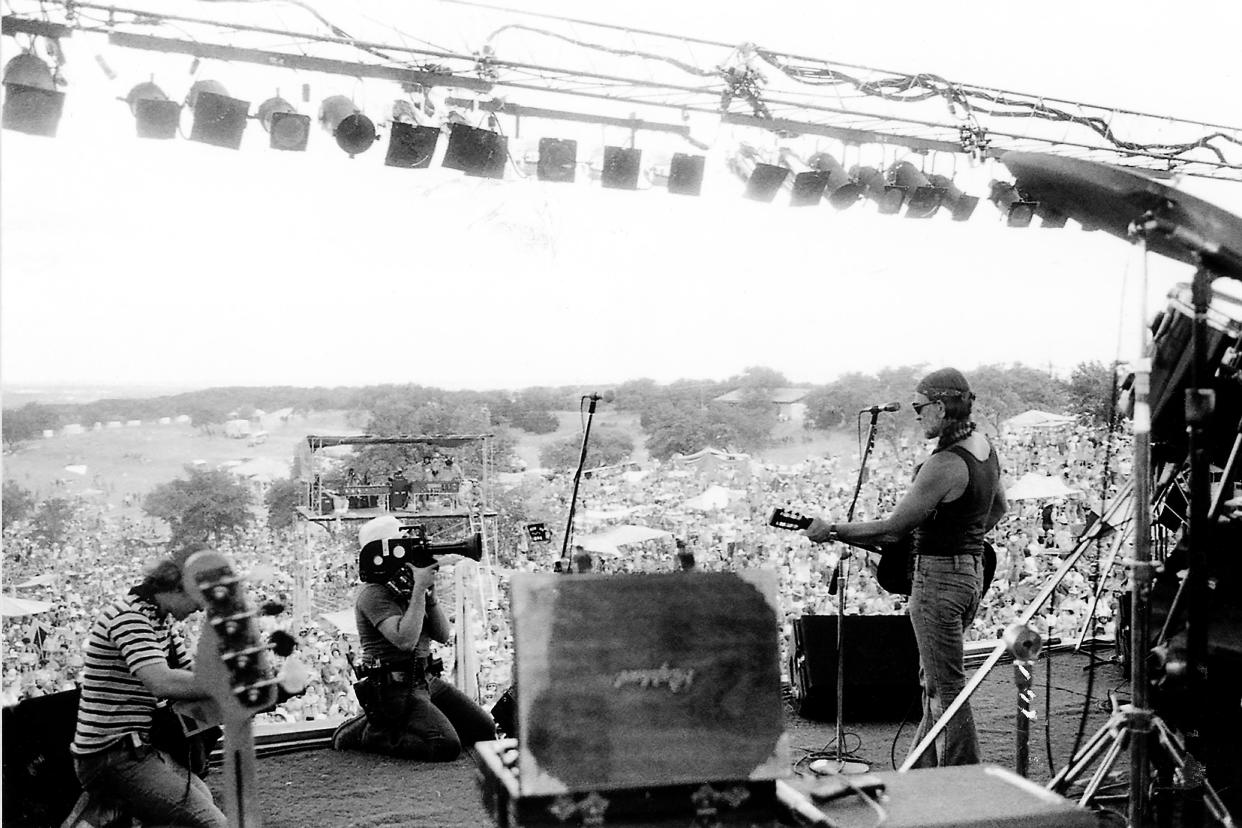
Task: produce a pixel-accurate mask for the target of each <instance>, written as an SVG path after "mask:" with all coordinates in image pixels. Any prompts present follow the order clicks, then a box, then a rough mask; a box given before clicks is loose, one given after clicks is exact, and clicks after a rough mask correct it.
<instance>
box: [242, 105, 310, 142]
mask: <svg viewBox="0 0 1242 828" xmlns="http://www.w3.org/2000/svg"><path fill="white" fill-rule="evenodd" d="M255 117H256V118H258V119H259V123H260V124H262V126H263V129H264V130H265V131H266V132H267V134H268V144H269V146H271V148H272V149H278V150H290V151H293V152H302V151H304V150H305V149H306V144H307V142H308V141H309V140H310V116H309V115H300V114H298V111H297V109H296V108H295V107H294V105H293V104H291V103H289V102H288V101H286V100H285V99H284V98H282V97H280V96H279V95H278V96H276V97H274V98H268V99H267V100H266V101H264V102H263V103H261V104H259V110H258V112H257V113H256V114H255Z"/></svg>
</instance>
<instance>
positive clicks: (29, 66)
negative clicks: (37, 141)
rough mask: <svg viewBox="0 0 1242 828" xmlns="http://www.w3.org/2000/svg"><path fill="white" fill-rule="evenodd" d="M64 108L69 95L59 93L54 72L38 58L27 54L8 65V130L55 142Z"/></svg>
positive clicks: (0, 119)
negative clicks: (54, 137)
mask: <svg viewBox="0 0 1242 828" xmlns="http://www.w3.org/2000/svg"><path fill="white" fill-rule="evenodd" d="M64 107H65V94H64V93H63V92H59V91H57V89H56V81H55V79H54V78H53V76H52V70H51V69H49V68H48V65H47V64H46V63H44V62H43V61H42V60H40V59H39V58H38V57H37V56H36V55H33V54H31V53H29V52H23V53H22V54H20V55H17V56H16V57H14V58H13V59H12V60H10V61H9V62H8V63H7V64H5V67H4V110H3V114H2V115H0V126H3V127H4V129H11V130H13V131H14V132H24V133H26V134H27V135H41V136H44V137H47V138H51V137H53V136H55V135H56V129H57V127H59V126H60V115H61V112H62V111H64Z"/></svg>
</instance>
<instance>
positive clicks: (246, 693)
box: [182, 550, 276, 721]
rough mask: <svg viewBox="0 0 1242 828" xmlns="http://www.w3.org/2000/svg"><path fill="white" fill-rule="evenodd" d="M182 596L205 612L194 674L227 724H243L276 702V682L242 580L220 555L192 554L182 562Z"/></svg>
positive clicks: (226, 559) (207, 552)
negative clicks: (209, 694) (211, 697)
mask: <svg viewBox="0 0 1242 828" xmlns="http://www.w3.org/2000/svg"><path fill="white" fill-rule="evenodd" d="M182 583H183V584H184V585H185V590H186V593H187V594H189V595H190V596H191V597H193V598H194V600H195V601H197V602H198V604H199V606H201V607H202V608H203V610H204V611H205V612H206V615H207V617H206V618H205V619H204V620H203V626H202V632H201V634H200V636H199V642H198V652H197V655H196V657H195V659H194V673H195V675H196V676H197V677H198V680H199V682H200V683H201V684H202V686H203V688H204V689H206V690H207V691H209V692H210V693H211V694H212V695H213V696H214V697H215V700H216V702H217V703H218V704H219V705H220V710H221V713H222V714H223V716H224V719H225V720H226V721H244V720H247V719H249V718H250V717H251V716H253V715H254V714H255V713H258V712H260V711H262V710H266V709H268V708H270V707H272V705H274V704H275V702H276V679H275V677H274V676H273V675H272V671H271V669H270V667H269V662H268V657H267V645H266V643H265V642H264V641H263V639H262V637H261V634H260V632H259V624H258V622H257V620H256V612H255V610H254V609H253V608H252V607H251V606H250V602H249V601H248V600H247V596H246V585H245V583H244V581H243V580H242V579H241V578H240V577H239V576H238V575H236V574H235V572H234V570H233V565H232V563H231V562H230V561H229V559H228V558H226V557H225V556H224V555H222V554H220V553H219V552H215V551H211V550H204V551H202V552H196V553H195V554H193V555H191V556H190V559H189V560H187V561H186V562H185V567H184V572H183V574H182Z"/></svg>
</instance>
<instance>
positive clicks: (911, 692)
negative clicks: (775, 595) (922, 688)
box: [790, 615, 919, 721]
mask: <svg viewBox="0 0 1242 828" xmlns="http://www.w3.org/2000/svg"><path fill="white" fill-rule="evenodd" d="M793 630H794V649H793V663H792V665H791V669H790V680H791V681H792V682H793V685H794V696H795V699H796V702H797V707H798V713H799V714H800V715H802V716H803V717H805V718H808V719H822V720H835V719H836V715H837V617H836V616H835V615H804V616H802V617H801V618H799V619H797V620H795V621H794V627H793ZM843 645H844V647H843V649H844V653H845V658H844V672H845V692H844V696H845V698H844V706H845V711H844V718H845V719H846V720H854V721H896V720H899V719H902V718H904V717H905V716H906V713H907V712H909V710H910V706H911V705H912V704H914V705H917V704H918V700H919V651H918V645H917V644H916V643H915V641H914V629H913V628H912V627H911V626H910V619H909V618H908V617H906V616H905V615H847V616H845V630H844V635H843ZM915 709H916V710H917V707H916V708H915Z"/></svg>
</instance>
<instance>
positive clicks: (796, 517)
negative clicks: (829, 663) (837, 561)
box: [768, 508, 996, 595]
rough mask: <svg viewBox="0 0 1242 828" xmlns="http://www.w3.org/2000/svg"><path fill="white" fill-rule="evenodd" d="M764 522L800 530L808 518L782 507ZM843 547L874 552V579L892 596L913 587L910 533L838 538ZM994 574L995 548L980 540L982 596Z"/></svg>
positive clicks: (807, 524)
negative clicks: (867, 539)
mask: <svg viewBox="0 0 1242 828" xmlns="http://www.w3.org/2000/svg"><path fill="white" fill-rule="evenodd" d="M768 523H769V525H771V526H775V527H777V528H780V529H791V530H799V531H800V530H803V529H806V528H807V527H808V526H810V525H811V518H809V517H806V516H805V515H801V514H798V513H797V512H792V511H789V510H786V509H780V508H777V509H773V510H772V514H771V516H770V517H769V518H768ZM841 543H844V544H846V545H847V546H854V547H857V548H859V549H866V550H867V551H868V552H875V553H878V554H879V556H880V563H879V565H878V566H877V567H876V571H875V579H876V581H878V582H879V584H880V588H881V589H883V590H884V591H885V592H890V593H892V594H893V595H909V594H910V593H911V592H912V591H913V589H914V533H913V532H912V533H910V534H908V535H906V536H905V537H903V538H901V539H900V540H898V541H894V542H893V543H885V544H876V545H871V544H857V543H850V542H849V541H844V540H843V541H841ZM995 574H996V550H995V549H993V548H992V544H991V543H989V542H988V541H986V540H985V541H984V542H983V592H982V593H980V594H981V595H986V594H987V591H988V587H990V586H991V585H992V577H993V576H994V575H995Z"/></svg>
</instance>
